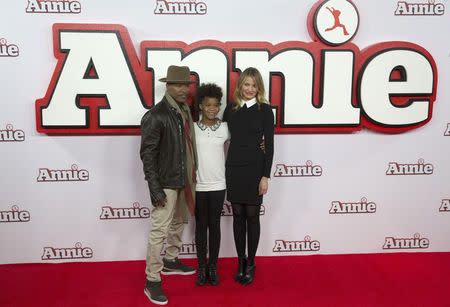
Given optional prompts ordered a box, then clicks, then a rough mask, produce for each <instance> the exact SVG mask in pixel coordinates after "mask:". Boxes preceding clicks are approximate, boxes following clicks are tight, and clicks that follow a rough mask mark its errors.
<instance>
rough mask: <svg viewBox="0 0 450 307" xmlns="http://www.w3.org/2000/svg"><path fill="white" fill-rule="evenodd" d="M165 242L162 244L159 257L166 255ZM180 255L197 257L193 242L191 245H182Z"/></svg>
mask: <svg viewBox="0 0 450 307" xmlns="http://www.w3.org/2000/svg"><path fill="white" fill-rule="evenodd" d="M166 246H167V242H164V244H163V248H162V250H161V256H164V255H165V254H166ZM180 255H197V247H196V246H195V240H193V241H192V242H191V243H183V244H182V245H181V249H180Z"/></svg>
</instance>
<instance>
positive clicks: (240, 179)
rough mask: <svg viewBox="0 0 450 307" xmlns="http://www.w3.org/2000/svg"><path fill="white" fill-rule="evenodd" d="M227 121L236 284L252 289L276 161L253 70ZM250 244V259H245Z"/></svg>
mask: <svg viewBox="0 0 450 307" xmlns="http://www.w3.org/2000/svg"><path fill="white" fill-rule="evenodd" d="M223 120H224V121H225V122H227V123H228V128H229V129H230V133H231V142H230V147H229V149H228V155H227V160H226V175H225V176H226V185H227V199H228V201H230V202H231V205H232V207H233V233H234V242H235V245H236V251H237V254H238V270H237V274H236V277H235V280H236V281H237V282H239V283H241V284H244V285H247V284H250V283H252V282H253V279H254V275H255V255H256V250H257V248H258V242H259V235H260V222H259V212H260V209H261V208H260V207H261V204H262V200H263V195H264V194H266V193H267V189H268V178H269V177H270V170H271V168H272V161H273V134H274V127H273V126H274V116H273V113H272V109H271V108H270V106H269V104H268V103H267V100H266V99H265V90H264V83H263V81H262V77H261V74H260V73H259V71H258V70H257V69H256V68H253V67H249V68H247V69H246V70H244V71H243V72H242V74H241V75H240V77H239V79H238V83H237V86H236V90H235V92H234V102H233V103H231V104H229V105H227V107H226V109H225V113H224V117H223ZM261 142H263V144H264V149H262V148H261V146H260V144H261ZM246 240H247V242H248V258H246V256H245V247H246V246H245V242H246Z"/></svg>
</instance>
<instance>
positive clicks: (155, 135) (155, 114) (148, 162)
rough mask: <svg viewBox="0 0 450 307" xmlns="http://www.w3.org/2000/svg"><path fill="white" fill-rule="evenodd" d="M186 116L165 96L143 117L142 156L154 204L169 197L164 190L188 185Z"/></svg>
mask: <svg viewBox="0 0 450 307" xmlns="http://www.w3.org/2000/svg"><path fill="white" fill-rule="evenodd" d="M182 127H183V119H182V118H181V115H180V114H179V113H178V112H177V110H176V109H175V108H174V107H172V106H171V105H170V104H169V103H168V102H167V99H166V97H164V98H163V99H162V100H161V102H160V103H158V104H156V105H155V106H153V107H152V108H151V109H150V110H149V111H148V112H147V113H145V115H144V116H143V117H142V120H141V150H140V155H141V159H142V163H143V165H144V173H145V179H146V180H147V181H148V187H149V189H150V198H151V200H152V202H153V203H155V202H157V201H159V200H161V199H163V198H165V197H166V194H165V193H164V191H163V189H164V188H168V189H178V188H183V187H184V186H185V180H186V178H185V173H186V170H185V167H186V161H185V157H186V154H185V151H186V145H185V139H184V137H183V130H182Z"/></svg>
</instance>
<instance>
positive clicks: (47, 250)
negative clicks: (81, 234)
mask: <svg viewBox="0 0 450 307" xmlns="http://www.w3.org/2000/svg"><path fill="white" fill-rule="evenodd" d="M93 255H94V252H93V250H92V248H90V247H83V246H82V245H81V243H80V242H77V243H76V244H75V247H68V248H60V247H44V252H43V253H42V257H41V259H42V260H65V259H89V258H92V256H93Z"/></svg>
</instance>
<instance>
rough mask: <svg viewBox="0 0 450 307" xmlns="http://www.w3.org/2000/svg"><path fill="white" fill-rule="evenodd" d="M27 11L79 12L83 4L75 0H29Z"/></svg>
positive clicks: (49, 12) (51, 12) (48, 12)
mask: <svg viewBox="0 0 450 307" xmlns="http://www.w3.org/2000/svg"><path fill="white" fill-rule="evenodd" d="M27 2H28V3H27V8H26V9H25V12H27V13H47V14H79V13H80V12H81V4H80V2H78V1H75V0H47V1H45V0H28V1H27Z"/></svg>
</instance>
